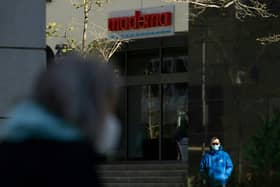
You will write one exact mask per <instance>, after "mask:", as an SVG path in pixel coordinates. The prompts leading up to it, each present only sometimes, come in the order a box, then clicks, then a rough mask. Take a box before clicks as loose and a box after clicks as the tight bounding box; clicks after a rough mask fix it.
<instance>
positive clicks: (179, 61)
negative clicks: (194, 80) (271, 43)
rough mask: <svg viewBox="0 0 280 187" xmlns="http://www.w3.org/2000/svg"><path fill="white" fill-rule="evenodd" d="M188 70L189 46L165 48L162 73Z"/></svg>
mask: <svg viewBox="0 0 280 187" xmlns="http://www.w3.org/2000/svg"><path fill="white" fill-rule="evenodd" d="M187 71H188V52H187V48H164V49H163V56H162V73H182V72H187Z"/></svg>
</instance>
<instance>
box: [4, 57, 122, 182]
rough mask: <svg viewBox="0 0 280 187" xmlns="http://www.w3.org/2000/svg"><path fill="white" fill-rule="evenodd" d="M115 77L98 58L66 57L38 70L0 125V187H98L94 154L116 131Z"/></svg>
mask: <svg viewBox="0 0 280 187" xmlns="http://www.w3.org/2000/svg"><path fill="white" fill-rule="evenodd" d="M115 80H116V77H115V76H114V73H113V69H112V68H111V67H109V65H108V64H106V63H104V62H103V61H101V60H99V59H85V58H80V57H75V58H74V57H65V58H62V59H60V61H59V62H54V63H53V64H51V65H50V66H49V67H48V69H47V70H44V71H42V73H41V74H40V75H39V77H38V79H37V81H36V83H35V86H34V89H33V91H32V94H31V97H30V98H28V99H27V100H26V101H24V102H23V103H21V104H19V105H18V106H17V107H16V108H15V110H14V111H13V112H12V113H11V118H10V119H8V120H7V122H6V123H5V124H3V125H1V127H0V139H1V143H0V165H1V170H0V186H1V187H6V186H7V187H8V186H13V187H21V186H28V187H31V186H34V187H35V186H36V187H39V186H40V187H62V186H67V187H77V186H81V187H93V186H94V187H100V186H101V185H102V184H101V181H100V179H99V177H98V172H97V164H98V158H97V157H98V155H99V154H107V153H110V152H112V151H113V149H114V148H115V146H116V143H117V142H118V139H119V135H120V125H119V124H118V122H117V120H116V118H115V116H114V114H113V113H114V110H115V102H116V98H117V87H116V81H115Z"/></svg>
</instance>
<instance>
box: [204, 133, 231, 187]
mask: <svg viewBox="0 0 280 187" xmlns="http://www.w3.org/2000/svg"><path fill="white" fill-rule="evenodd" d="M232 170H233V164H232V161H231V158H230V156H229V155H228V153H227V152H225V151H224V150H223V149H222V146H221V143H220V140H219V138H217V137H213V138H212V139H211V145H210V151H207V152H206V153H205V154H204V155H203V157H202V159H201V161H200V173H201V175H202V177H203V178H204V180H206V184H207V186H210V187H225V186H226V183H227V181H228V179H229V177H230V175H231V173H232Z"/></svg>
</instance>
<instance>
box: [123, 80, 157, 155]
mask: <svg viewBox="0 0 280 187" xmlns="http://www.w3.org/2000/svg"><path fill="white" fill-rule="evenodd" d="M159 88H160V87H159V85H144V86H131V87H129V88H128V157H129V159H134V160H135V159H136V160H138V159H140V160H158V155H159V128H160V97H159Z"/></svg>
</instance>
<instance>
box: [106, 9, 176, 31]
mask: <svg viewBox="0 0 280 187" xmlns="http://www.w3.org/2000/svg"><path fill="white" fill-rule="evenodd" d="M171 25H172V12H161V13H151V14H142V12H141V11H139V10H138V11H135V14H134V15H133V16H129V17H113V18H109V19H108V30H109V31H128V30H139V29H147V28H152V27H167V26H171Z"/></svg>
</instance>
